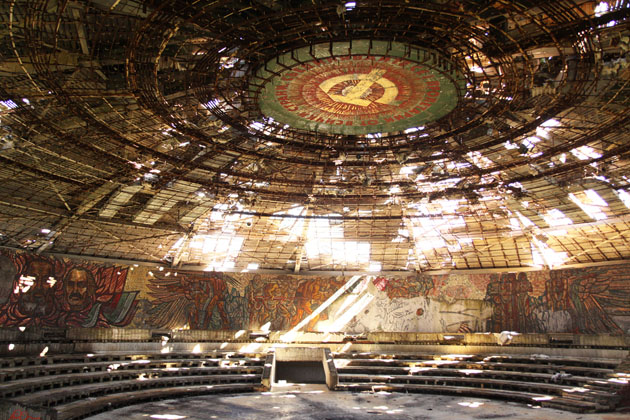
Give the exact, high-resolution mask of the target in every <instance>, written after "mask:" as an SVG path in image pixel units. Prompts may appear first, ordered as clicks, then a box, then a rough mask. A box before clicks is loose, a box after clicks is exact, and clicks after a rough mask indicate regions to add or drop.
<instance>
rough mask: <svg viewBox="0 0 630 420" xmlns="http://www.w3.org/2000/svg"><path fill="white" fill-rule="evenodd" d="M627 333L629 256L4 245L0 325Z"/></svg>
mask: <svg viewBox="0 0 630 420" xmlns="http://www.w3.org/2000/svg"><path fill="white" fill-rule="evenodd" d="M29 325H34V326H47V327H114V326H115V327H124V326H128V327H136V328H190V329H212V330H218V329H259V328H268V329H271V330H290V329H292V328H295V329H296V330H300V331H331V332H332V331H343V332H349V333H361V332H368V331H392V332H396V331H408V332H499V331H504V330H509V331H517V332H522V333H535V332H572V333H585V334H588V333H615V334H620V333H626V334H627V333H630V265H607V266H600V267H589V268H579V269H565V270H555V271H532V272H521V273H509V272H506V273H492V274H458V273H451V274H444V275H426V274H410V275H409V276H406V277H385V276H382V277H375V276H354V277H318V276H313V275H309V276H292V275H291V276H290V275H260V274H251V273H214V272H190V271H188V272H186V271H175V270H172V269H162V270H161V271H160V270H158V269H155V268H154V269H150V268H149V267H134V266H118V265H116V266H114V265H108V264H103V263H97V262H91V261H78V260H67V259H60V258H54V257H49V256H42V255H35V254H29V253H15V252H12V251H9V250H0V326H3V327H16V326H29Z"/></svg>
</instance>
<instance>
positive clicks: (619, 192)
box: [615, 190, 630, 209]
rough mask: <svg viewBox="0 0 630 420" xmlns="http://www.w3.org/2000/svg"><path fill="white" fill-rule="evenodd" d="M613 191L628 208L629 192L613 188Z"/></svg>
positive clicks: (629, 202)
mask: <svg viewBox="0 0 630 420" xmlns="http://www.w3.org/2000/svg"><path fill="white" fill-rule="evenodd" d="M615 193H616V194H617V196H618V197H619V199H620V200H621V201H622V202H623V204H625V206H626V207H628V208H629V209H630V194H629V193H628V192H627V191H624V190H615Z"/></svg>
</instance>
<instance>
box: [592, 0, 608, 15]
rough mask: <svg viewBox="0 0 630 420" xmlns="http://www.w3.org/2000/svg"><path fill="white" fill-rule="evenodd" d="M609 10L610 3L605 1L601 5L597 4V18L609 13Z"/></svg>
mask: <svg viewBox="0 0 630 420" xmlns="http://www.w3.org/2000/svg"><path fill="white" fill-rule="evenodd" d="M608 9H609V6H608V3H607V2H605V1H600V2H599V3H597V6H595V16H596V17H600V16H601V15H603V14H604V13H607V12H608Z"/></svg>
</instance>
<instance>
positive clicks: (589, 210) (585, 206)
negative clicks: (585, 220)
mask: <svg viewBox="0 0 630 420" xmlns="http://www.w3.org/2000/svg"><path fill="white" fill-rule="evenodd" d="M569 199H570V200H571V201H573V202H574V203H575V204H577V205H578V206H579V207H580V208H581V209H582V211H583V212H584V213H586V214H588V216H589V217H590V218H591V219H594V220H605V219H607V218H608V216H606V213H604V211H603V207H608V203H606V201H604V199H602V198H601V197H600V196H599V194H597V192H595V191H594V190H584V191H581V192H578V193H575V194H574V193H570V194H569Z"/></svg>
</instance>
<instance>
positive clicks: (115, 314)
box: [0, 250, 138, 327]
mask: <svg viewBox="0 0 630 420" xmlns="http://www.w3.org/2000/svg"><path fill="white" fill-rule="evenodd" d="M127 273H128V268H123V267H113V266H107V267H106V266H102V265H96V264H93V263H87V262H85V263H76V262H74V261H71V260H64V259H58V258H52V257H46V256H40V255H35V254H27V253H11V252H8V251H5V250H0V326H3V327H18V326H31V325H32V326H37V327H109V326H117V327H122V326H125V325H128V324H129V323H130V321H131V318H133V316H134V314H135V312H136V305H137V302H136V295H137V294H138V292H136V291H123V289H124V287H125V281H126V278H127Z"/></svg>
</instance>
